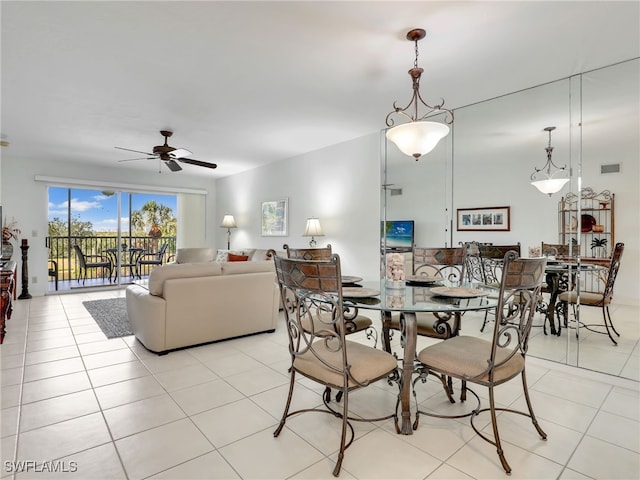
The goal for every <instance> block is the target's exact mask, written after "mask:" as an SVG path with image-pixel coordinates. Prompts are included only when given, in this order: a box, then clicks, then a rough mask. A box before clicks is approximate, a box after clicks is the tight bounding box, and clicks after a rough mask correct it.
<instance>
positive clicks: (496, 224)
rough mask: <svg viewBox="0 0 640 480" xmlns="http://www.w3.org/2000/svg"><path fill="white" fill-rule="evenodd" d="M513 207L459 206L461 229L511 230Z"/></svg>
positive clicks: (459, 227)
mask: <svg viewBox="0 0 640 480" xmlns="http://www.w3.org/2000/svg"><path fill="white" fill-rule="evenodd" d="M510 210H511V207H484V208H459V209H458V210H457V212H458V227H457V229H458V230H460V231H485V230H490V231H494V232H500V231H502V232H508V231H509V230H511V215H510Z"/></svg>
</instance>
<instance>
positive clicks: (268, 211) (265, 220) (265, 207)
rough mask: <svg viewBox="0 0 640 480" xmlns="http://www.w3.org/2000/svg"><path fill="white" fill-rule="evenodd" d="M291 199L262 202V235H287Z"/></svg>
mask: <svg viewBox="0 0 640 480" xmlns="http://www.w3.org/2000/svg"><path fill="white" fill-rule="evenodd" d="M288 211H289V199H288V198H282V199H280V200H268V201H266V202H262V213H261V216H260V218H261V219H262V230H261V231H262V236H263V237H286V236H287V223H288V220H289V219H288Z"/></svg>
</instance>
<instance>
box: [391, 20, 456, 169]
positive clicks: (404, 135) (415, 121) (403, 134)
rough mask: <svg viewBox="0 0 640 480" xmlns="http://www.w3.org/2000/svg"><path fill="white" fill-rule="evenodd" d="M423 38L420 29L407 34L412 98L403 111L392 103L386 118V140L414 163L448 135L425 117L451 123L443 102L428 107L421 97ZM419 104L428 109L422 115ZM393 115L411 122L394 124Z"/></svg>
mask: <svg viewBox="0 0 640 480" xmlns="http://www.w3.org/2000/svg"><path fill="white" fill-rule="evenodd" d="M425 36H426V32H425V31H424V30H423V29H421V28H416V29H413V30H410V31H409V32H408V33H407V40H410V41H412V42H414V43H415V51H416V58H415V61H414V62H413V68H412V69H411V70H409V75H410V76H411V80H412V81H413V95H412V97H411V101H410V102H409V104H408V105H407V106H406V107H404V108H402V107H398V106H397V105H396V102H393V111H392V112H390V113H389V114H388V115H387V119H386V124H387V127H391V128H389V130H387V138H388V139H389V140H390V141H392V142H393V143H395V144H396V146H397V147H398V148H399V149H400V151H401V152H402V153H404V154H406V155H409V156H412V157H414V158H415V159H416V161H417V160H418V159H419V158H420V157H421V156H422V155H425V154H427V153H429V152H430V151H431V150H433V149H434V148H435V146H436V145H437V144H438V142H439V141H440V140H441V139H442V138H444V137H446V136H447V135H448V133H449V127H448V126H447V125H445V124H443V123H438V122H428V121H425V118H426V117H428V116H430V115H437V114H438V113H446V114H447V115H446V116H445V120H444V121H445V123H447V124H449V125H451V124H452V123H453V112H452V111H451V110H448V109H446V108H443V105H444V100H442V101H441V102H440V104H439V105H436V106H433V107H432V106H431V105H429V104H427V103H426V102H425V101H424V100H423V99H422V97H421V96H420V76H421V75H422V72H424V70H423V69H422V68H419V67H418V41H419V40H422V39H423V38H424V37H425ZM419 103H421V104H422V105H424V106H425V107H426V108H427V111H426V113H425V114H424V115H419V114H418V106H419ZM394 114H399V115H404V116H405V117H407V118H408V119H409V120H410V121H409V122H407V123H403V124H401V125H395V122H394V121H393V118H392V116H393V115H394Z"/></svg>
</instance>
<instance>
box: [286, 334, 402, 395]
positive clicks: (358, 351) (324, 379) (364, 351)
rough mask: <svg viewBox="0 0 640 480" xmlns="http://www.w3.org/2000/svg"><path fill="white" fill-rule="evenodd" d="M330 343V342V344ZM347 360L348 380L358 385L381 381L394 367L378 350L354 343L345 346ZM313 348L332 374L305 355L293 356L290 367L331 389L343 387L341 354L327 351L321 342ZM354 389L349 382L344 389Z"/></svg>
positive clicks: (322, 365)
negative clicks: (348, 366)
mask: <svg viewBox="0 0 640 480" xmlns="http://www.w3.org/2000/svg"><path fill="white" fill-rule="evenodd" d="M330 343H331V342H330ZM345 346H346V349H347V359H348V362H349V365H350V366H351V376H352V377H353V378H355V379H356V380H357V381H358V382H360V383H366V382H372V381H375V380H378V379H380V378H383V377H384V376H386V375H388V374H389V373H390V372H392V371H393V370H394V369H395V368H396V367H397V365H398V363H397V360H396V359H395V357H394V356H393V355H391V354H390V353H387V352H385V351H383V350H378V349H376V348H373V347H369V346H367V345H362V344H360V343H356V342H349V341H347V342H346V343H345ZM313 348H314V349H315V351H316V352H317V353H318V356H320V357H321V358H322V359H323V360H324V361H325V362H327V363H328V364H329V365H331V366H333V367H335V368H336V370H337V371H336V370H332V369H330V368H329V367H327V366H326V365H324V364H323V363H321V362H320V361H319V360H318V358H316V356H315V355H314V354H313V353H311V352H310V351H307V352H305V353H303V354H301V355H300V356H297V357H296V358H295V359H294V361H293V367H294V369H295V370H297V371H298V372H300V373H302V374H303V375H305V376H307V377H310V378H312V379H314V380H317V381H319V382H320V383H323V384H325V385H329V386H331V387H334V388H342V387H343V383H344V382H343V378H342V373H341V371H342V370H343V368H342V350H339V351H337V352H335V351H332V350H330V349H329V348H327V345H326V344H325V341H324V340H318V341H315V342H313ZM357 386H358V385H357V384H356V383H354V382H353V380H351V379H350V380H349V384H348V388H354V387H357Z"/></svg>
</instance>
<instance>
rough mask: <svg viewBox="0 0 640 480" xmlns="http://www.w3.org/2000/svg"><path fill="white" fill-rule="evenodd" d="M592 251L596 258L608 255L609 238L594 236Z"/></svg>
mask: <svg viewBox="0 0 640 480" xmlns="http://www.w3.org/2000/svg"><path fill="white" fill-rule="evenodd" d="M591 251H592V252H593V256H594V257H595V258H604V257H606V256H607V239H606V238H598V237H594V238H593V239H592V240H591Z"/></svg>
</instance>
